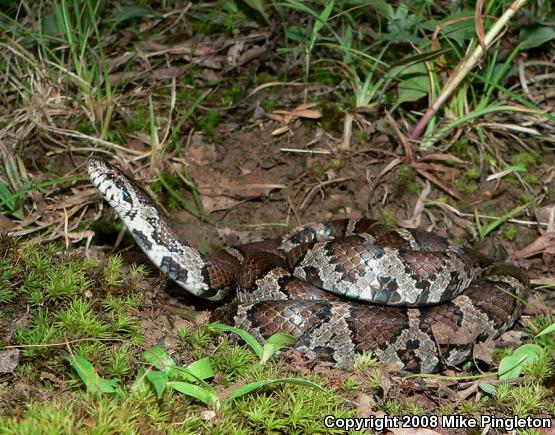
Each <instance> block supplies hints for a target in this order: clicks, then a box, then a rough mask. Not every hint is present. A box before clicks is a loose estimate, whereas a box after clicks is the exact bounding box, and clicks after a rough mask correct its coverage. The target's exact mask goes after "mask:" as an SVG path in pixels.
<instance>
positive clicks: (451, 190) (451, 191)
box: [413, 164, 461, 200]
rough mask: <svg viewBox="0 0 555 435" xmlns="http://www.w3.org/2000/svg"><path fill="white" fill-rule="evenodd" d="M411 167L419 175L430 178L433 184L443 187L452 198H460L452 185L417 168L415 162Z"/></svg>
mask: <svg viewBox="0 0 555 435" xmlns="http://www.w3.org/2000/svg"><path fill="white" fill-rule="evenodd" d="M413 167H414V169H415V170H416V172H418V173H419V174H420V175H422V176H423V177H425V178H427V179H428V180H430V181H431V182H432V183H434V184H435V185H437V186H439V187H440V188H441V189H443V190H444V191H445V192H447V193H448V194H449V195H451V196H453V197H454V198H457V199H459V200H460V199H461V195H460V193H459V192H457V190H456V189H455V188H454V187H452V186H450V185H449V184H447V183H444V182H443V181H441V180H439V179H438V178H437V177H436V176H435V175H433V174H431V173H430V172H428V171H426V170H425V169H421V168H419V167H418V165H417V164H414V165H413Z"/></svg>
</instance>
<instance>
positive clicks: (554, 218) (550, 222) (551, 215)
mask: <svg viewBox="0 0 555 435" xmlns="http://www.w3.org/2000/svg"><path fill="white" fill-rule="evenodd" d="M534 214H535V215H536V220H537V221H538V223H540V224H544V225H547V232H548V233H549V232H555V204H548V205H544V206H543V207H539V208H537V209H536V210H535V212H534Z"/></svg>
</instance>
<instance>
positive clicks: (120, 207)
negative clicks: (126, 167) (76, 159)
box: [87, 159, 158, 226]
mask: <svg viewBox="0 0 555 435" xmlns="http://www.w3.org/2000/svg"><path fill="white" fill-rule="evenodd" d="M87 171H88V173H89V177H90V179H91V181H92V182H93V184H94V185H95V186H96V187H97V188H98V190H99V191H100V193H101V194H102V196H103V197H104V199H105V200H106V201H107V202H108V204H110V205H111V206H112V208H113V209H114V210H115V211H116V213H117V214H118V215H119V216H120V217H121V218H122V220H123V221H124V222H125V224H126V225H128V226H129V224H130V223H131V222H132V221H134V220H135V219H137V218H138V214H139V213H141V214H146V215H145V216H142V218H143V219H145V220H147V219H152V218H155V217H156V215H157V214H158V210H157V207H156V205H155V204H154V203H153V202H152V200H151V199H150V197H149V196H148V195H147V194H146V193H145V192H144V191H143V189H141V188H140V187H139V186H138V185H137V184H136V183H135V182H133V181H131V180H130V179H129V178H128V177H127V176H126V175H125V174H124V173H123V172H121V171H120V170H119V169H117V168H115V167H114V166H112V165H110V164H109V163H107V162H104V161H101V160H95V159H90V160H89V161H88V163H87Z"/></svg>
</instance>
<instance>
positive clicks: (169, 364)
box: [143, 347, 176, 372]
mask: <svg viewBox="0 0 555 435" xmlns="http://www.w3.org/2000/svg"><path fill="white" fill-rule="evenodd" d="M143 358H144V359H145V360H146V361H147V362H148V363H149V364H152V365H153V366H154V367H156V368H157V369H158V370H160V371H163V372H170V371H171V370H172V369H173V368H174V367H175V366H176V364H175V362H174V360H173V359H172V357H171V356H169V355H168V353H167V352H166V351H165V350H164V349H162V348H161V347H153V348H151V349H149V350H147V351H146V352H145V353H144V354H143Z"/></svg>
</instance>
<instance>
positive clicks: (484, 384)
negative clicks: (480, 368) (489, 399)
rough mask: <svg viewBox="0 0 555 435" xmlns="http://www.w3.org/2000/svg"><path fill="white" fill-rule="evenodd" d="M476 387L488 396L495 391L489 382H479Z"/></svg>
mask: <svg viewBox="0 0 555 435" xmlns="http://www.w3.org/2000/svg"><path fill="white" fill-rule="evenodd" d="M478 387H480V389H481V390H482V391H484V392H485V393H487V394H489V395H490V396H493V395H494V394H495V392H496V391H497V388H496V387H495V385H493V384H490V383H489V382H480V383H479V384H478Z"/></svg>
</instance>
